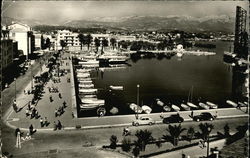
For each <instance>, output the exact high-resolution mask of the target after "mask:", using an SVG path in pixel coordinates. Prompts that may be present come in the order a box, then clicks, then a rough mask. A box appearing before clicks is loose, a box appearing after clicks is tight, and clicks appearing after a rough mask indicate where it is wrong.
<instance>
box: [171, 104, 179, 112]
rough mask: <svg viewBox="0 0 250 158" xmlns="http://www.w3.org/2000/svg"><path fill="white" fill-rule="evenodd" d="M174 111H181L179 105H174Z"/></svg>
mask: <svg viewBox="0 0 250 158" xmlns="http://www.w3.org/2000/svg"><path fill="white" fill-rule="evenodd" d="M171 107H172V109H173V110H174V111H180V110H181V109H180V108H179V107H178V106H177V105H174V104H172V106H171Z"/></svg>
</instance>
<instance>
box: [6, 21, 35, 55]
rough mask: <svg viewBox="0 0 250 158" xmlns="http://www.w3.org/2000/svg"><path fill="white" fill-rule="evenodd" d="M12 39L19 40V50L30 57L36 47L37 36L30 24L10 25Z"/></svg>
mask: <svg viewBox="0 0 250 158" xmlns="http://www.w3.org/2000/svg"><path fill="white" fill-rule="evenodd" d="M8 29H9V33H10V34H9V37H10V39H12V40H14V41H17V42H18V50H19V51H22V52H23V55H25V56H26V57H28V55H30V54H32V52H33V51H34V47H35V36H34V35H33V32H32V30H31V28H30V27H29V26H28V25H25V24H21V23H13V24H11V25H9V26H8Z"/></svg>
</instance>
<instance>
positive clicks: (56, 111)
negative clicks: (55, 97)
mask: <svg viewBox="0 0 250 158" xmlns="http://www.w3.org/2000/svg"><path fill="white" fill-rule="evenodd" d="M57 113H58V110H57V109H56V110H55V117H57Z"/></svg>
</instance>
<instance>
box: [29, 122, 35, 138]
mask: <svg viewBox="0 0 250 158" xmlns="http://www.w3.org/2000/svg"><path fill="white" fill-rule="evenodd" d="M33 130H34V127H33V125H32V124H31V125H30V127H29V131H30V135H32V134H33Z"/></svg>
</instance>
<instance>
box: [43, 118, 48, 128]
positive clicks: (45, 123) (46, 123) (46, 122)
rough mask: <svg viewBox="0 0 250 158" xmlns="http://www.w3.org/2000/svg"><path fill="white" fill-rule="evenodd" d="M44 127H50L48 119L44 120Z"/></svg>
mask: <svg viewBox="0 0 250 158" xmlns="http://www.w3.org/2000/svg"><path fill="white" fill-rule="evenodd" d="M44 125H45V126H48V125H49V122H48V119H47V117H45V118H44Z"/></svg>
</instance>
